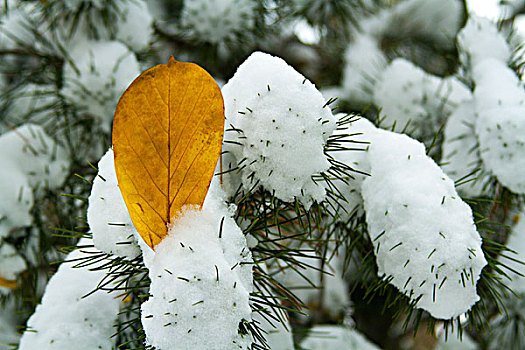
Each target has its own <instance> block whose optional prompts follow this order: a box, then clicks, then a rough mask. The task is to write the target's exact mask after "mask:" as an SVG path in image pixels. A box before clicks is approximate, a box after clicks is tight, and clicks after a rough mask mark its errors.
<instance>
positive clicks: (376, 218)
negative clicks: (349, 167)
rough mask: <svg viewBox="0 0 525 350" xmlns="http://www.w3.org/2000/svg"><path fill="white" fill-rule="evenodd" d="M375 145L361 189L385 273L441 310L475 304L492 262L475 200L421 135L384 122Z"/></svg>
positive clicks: (451, 313) (423, 303)
mask: <svg viewBox="0 0 525 350" xmlns="http://www.w3.org/2000/svg"><path fill="white" fill-rule="evenodd" d="M368 153H369V155H368V157H369V162H370V168H371V176H370V177H367V178H365V180H364V181H363V184H362V192H361V194H362V196H363V200H364V206H365V212H366V221H367V225H368V231H369V233H370V238H371V239H372V243H373V245H374V252H375V254H376V259H377V265H378V274H379V276H387V277H388V278H391V280H390V281H389V282H390V283H391V284H393V285H394V286H396V287H397V288H398V289H399V290H400V291H401V292H402V293H404V294H405V295H407V296H408V297H409V298H410V299H411V301H412V302H414V303H416V307H418V308H422V309H425V310H426V311H428V312H429V313H430V314H431V315H432V316H433V317H435V318H440V319H448V318H452V317H456V316H459V315H461V314H462V313H464V312H466V311H468V310H469V309H470V308H471V307H472V305H474V303H475V302H477V301H478V300H479V296H478V295H477V294H476V282H477V280H478V279H479V276H480V273H481V269H482V268H483V267H484V266H485V265H486V260H485V258H484V255H483V251H482V250H481V238H480V236H479V234H478V232H477V231H476V227H475V225H474V222H473V218H472V211H471V209H470V207H469V206H468V205H467V204H466V203H464V202H463V201H462V200H461V198H460V197H459V195H458V194H457V192H456V190H455V189H454V183H453V182H452V180H450V178H448V176H446V175H445V174H444V173H443V171H442V170H441V169H440V168H439V167H438V166H437V165H436V164H435V163H434V162H433V160H432V159H430V158H429V157H427V156H426V154H425V147H424V146H423V144H421V143H419V142H418V141H416V140H413V139H410V138H409V137H408V136H406V135H400V134H395V133H392V132H389V131H385V130H380V129H377V131H376V133H375V135H372V140H371V145H370V148H369V151H368Z"/></svg>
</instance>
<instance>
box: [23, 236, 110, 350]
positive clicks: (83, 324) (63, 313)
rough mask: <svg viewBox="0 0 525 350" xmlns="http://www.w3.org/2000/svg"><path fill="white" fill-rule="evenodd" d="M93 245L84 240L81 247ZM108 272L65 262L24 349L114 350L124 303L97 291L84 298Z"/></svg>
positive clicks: (74, 256)
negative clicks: (118, 318) (118, 321)
mask: <svg viewBox="0 0 525 350" xmlns="http://www.w3.org/2000/svg"><path fill="white" fill-rule="evenodd" d="M89 244H91V241H90V240H88V239H85V238H84V239H81V240H80V241H79V243H78V246H79V247H81V246H84V245H89ZM94 253H97V250H96V249H84V248H82V249H79V250H75V251H73V252H71V253H70V254H69V255H68V256H67V260H73V259H78V258H82V257H86V256H88V255H89V254H94ZM105 274H106V272H105V271H104V270H101V271H89V269H88V268H73V266H72V264H71V263H63V264H62V265H60V267H59V268H58V271H57V272H56V273H55V274H54V275H53V277H52V278H51V280H50V281H49V283H48V284H47V286H46V291H45V293H44V296H43V297H42V302H41V304H40V305H38V306H37V307H36V310H35V313H34V314H33V315H32V316H31V317H30V318H29V320H28V321H27V327H28V329H27V331H25V332H24V335H23V336H22V339H21V341H20V350H34V349H48V350H53V349H57V350H63V349H78V350H93V349H111V348H112V347H113V345H114V344H113V343H114V338H111V335H112V334H113V333H114V332H115V329H114V328H113V323H114V321H115V320H116V318H117V314H118V312H119V305H120V300H119V299H118V296H117V295H115V294H113V293H109V294H108V293H106V292H102V291H97V292H95V293H93V294H91V295H90V296H88V297H86V298H83V297H84V296H85V295H86V294H88V293H89V292H91V291H92V290H93V289H95V287H96V286H97V283H98V282H99V281H100V280H101V279H102V278H103V277H104V276H105Z"/></svg>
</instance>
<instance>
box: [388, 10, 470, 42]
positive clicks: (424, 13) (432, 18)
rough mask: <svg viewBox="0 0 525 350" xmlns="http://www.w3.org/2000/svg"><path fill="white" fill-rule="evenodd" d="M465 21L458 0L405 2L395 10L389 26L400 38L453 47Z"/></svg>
mask: <svg viewBox="0 0 525 350" xmlns="http://www.w3.org/2000/svg"><path fill="white" fill-rule="evenodd" d="M462 21H463V8H462V6H461V3H460V2H459V1H457V0H405V1H400V2H398V3H397V4H396V5H395V6H393V7H392V14H391V24H390V26H389V27H390V28H391V31H392V32H395V33H396V35H398V36H399V37H401V38H403V37H406V36H418V37H423V38H425V40H426V41H433V42H434V43H435V44H437V45H440V46H442V47H445V48H452V47H454V41H455V38H456V34H457V32H458V30H459V29H460V28H461V25H462Z"/></svg>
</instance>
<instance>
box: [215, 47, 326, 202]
mask: <svg viewBox="0 0 525 350" xmlns="http://www.w3.org/2000/svg"><path fill="white" fill-rule="evenodd" d="M222 93H223V96H224V103H225V113H226V125H225V128H226V133H225V141H224V143H225V144H224V149H225V150H226V151H228V152H229V153H230V154H231V156H233V158H234V160H233V161H232V162H230V164H229V165H228V166H227V167H226V169H229V168H234V167H235V166H236V165H238V166H239V168H240V169H242V171H241V177H242V185H243V187H244V188H245V189H246V190H249V189H252V188H256V187H258V186H262V187H263V188H265V189H266V190H268V191H270V192H272V193H274V194H275V196H276V197H277V198H279V199H281V200H283V201H286V202H293V201H294V199H295V198H297V199H298V200H299V201H301V202H302V203H303V204H304V205H305V207H307V208H308V207H310V205H311V204H312V202H314V201H317V202H320V201H322V200H324V198H325V196H326V193H325V189H324V187H322V186H320V185H318V184H316V183H315V182H314V180H313V179H312V176H313V175H315V174H318V173H320V172H322V171H325V170H327V169H328V168H329V166H330V164H329V162H328V159H327V157H326V156H325V154H324V146H325V143H326V141H327V139H328V137H329V136H330V134H331V133H332V132H333V130H334V129H335V126H336V125H335V118H334V116H333V115H332V112H331V110H330V107H329V106H327V105H326V101H325V100H324V98H323V97H322V95H321V93H320V92H319V91H318V90H317V89H316V88H315V86H314V84H312V83H311V82H310V81H308V80H307V79H306V78H305V77H303V76H302V75H301V74H299V73H298V72H296V71H295V70H294V69H293V68H291V67H290V66H289V65H288V64H287V63H286V62H285V61H284V60H282V59H280V58H278V57H274V56H271V55H269V54H265V53H262V52H256V53H254V54H252V55H251V56H250V57H249V58H248V59H247V60H246V61H245V62H244V63H243V64H242V65H241V66H240V67H239V68H238V69H237V72H236V73H235V75H234V76H233V78H231V79H230V81H229V82H228V83H227V84H226V85H225V86H224V88H223V89H222ZM226 169H225V170H226Z"/></svg>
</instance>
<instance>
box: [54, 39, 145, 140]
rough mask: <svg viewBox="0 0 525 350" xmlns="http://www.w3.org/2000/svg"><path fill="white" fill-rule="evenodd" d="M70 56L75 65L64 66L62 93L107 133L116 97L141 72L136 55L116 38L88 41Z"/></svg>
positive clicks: (109, 128) (67, 64) (115, 104)
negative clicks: (113, 39)
mask: <svg viewBox="0 0 525 350" xmlns="http://www.w3.org/2000/svg"><path fill="white" fill-rule="evenodd" d="M70 56H71V61H72V62H74V65H72V64H71V63H70V62H67V63H66V64H65V66H64V87H63V88H62V90H61V92H62V94H63V95H64V96H65V97H66V98H67V99H68V100H69V101H70V102H71V103H73V104H75V105H76V106H79V107H80V108H83V109H85V111H86V112H87V113H88V114H90V115H92V116H93V117H94V118H95V120H96V121H97V125H98V127H100V128H101V129H102V130H103V131H105V132H109V131H110V130H111V121H112V119H113V114H114V112H115V107H116V106H117V102H118V99H119V97H120V96H121V95H122V93H123V92H124V90H125V89H126V88H127V87H128V85H129V84H131V82H132V81H133V80H134V79H135V78H136V77H137V76H138V75H139V73H140V69H139V64H138V62H137V59H136V57H135V55H134V54H133V53H132V52H131V51H129V49H128V48H127V47H126V46H124V45H123V44H122V43H120V42H117V41H99V42H97V41H87V42H85V43H84V44H82V45H77V46H76V47H75V48H74V49H73V50H72V51H71V53H70Z"/></svg>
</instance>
